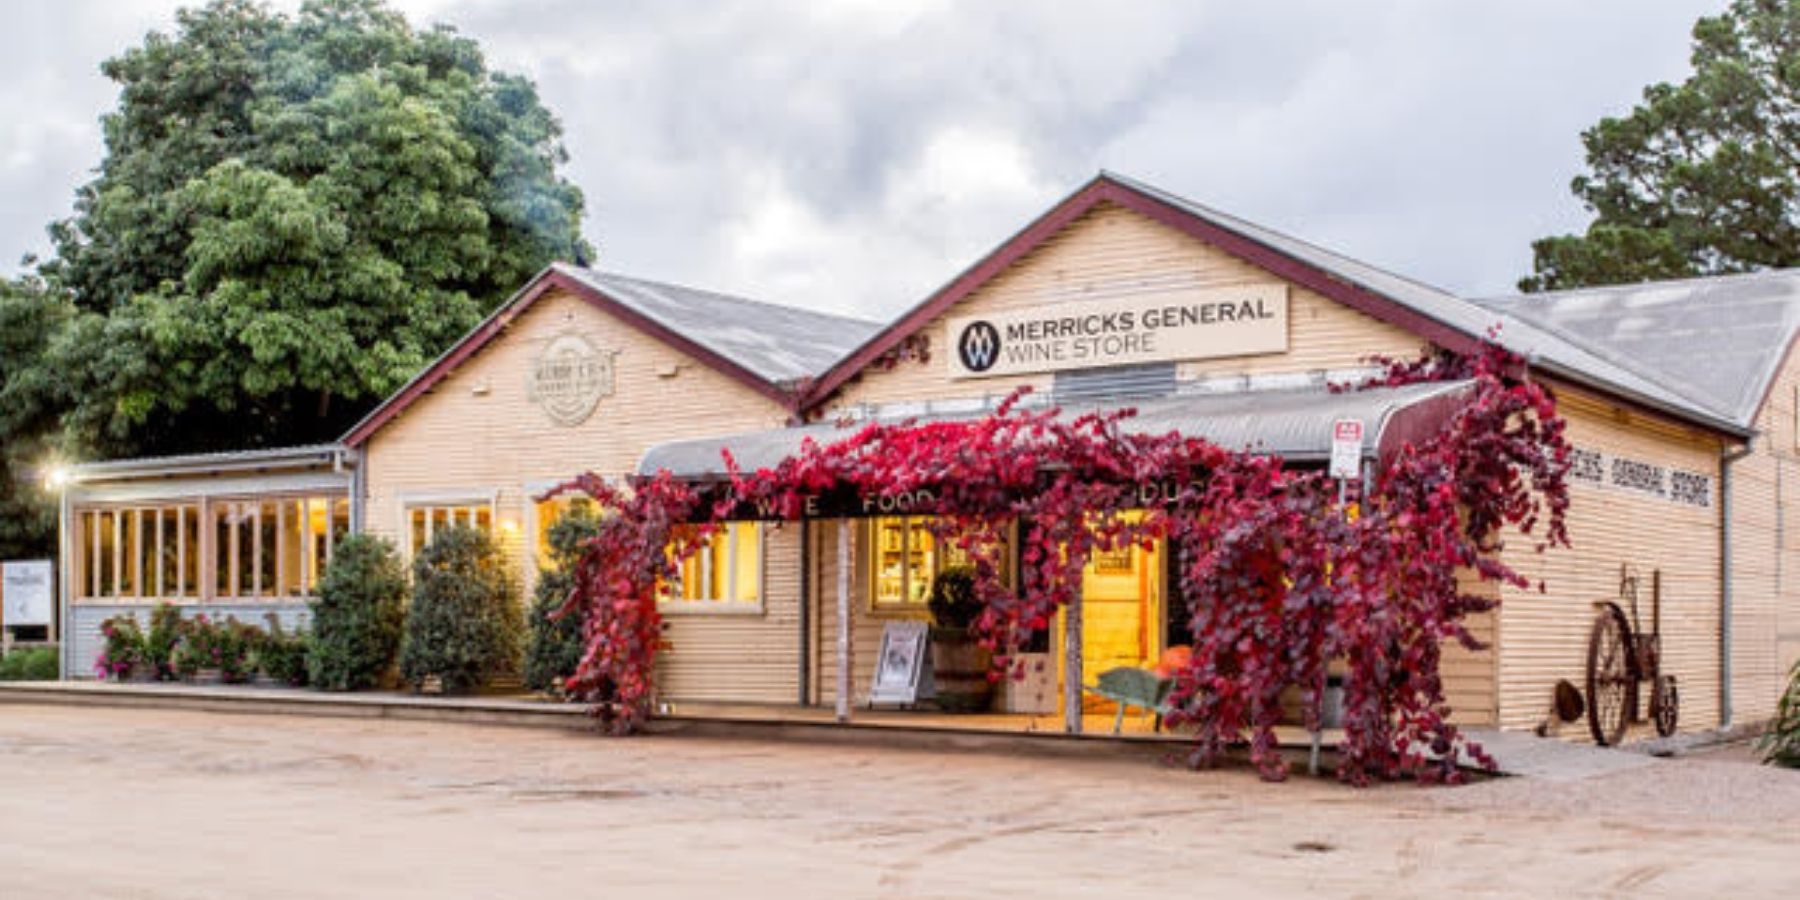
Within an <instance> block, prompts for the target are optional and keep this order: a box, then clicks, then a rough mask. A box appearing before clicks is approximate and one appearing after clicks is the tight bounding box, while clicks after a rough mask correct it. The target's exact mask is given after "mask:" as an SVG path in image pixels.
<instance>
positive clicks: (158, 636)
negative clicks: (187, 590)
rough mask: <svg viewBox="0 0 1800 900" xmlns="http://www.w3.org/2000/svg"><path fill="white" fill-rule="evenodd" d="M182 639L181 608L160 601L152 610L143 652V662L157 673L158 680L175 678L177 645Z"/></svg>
mask: <svg viewBox="0 0 1800 900" xmlns="http://www.w3.org/2000/svg"><path fill="white" fill-rule="evenodd" d="M180 640H181V610H179V609H177V608H175V605H174V604H172V603H158V604H157V605H156V608H155V609H154V610H151V612H150V631H149V632H148V633H146V634H145V635H144V653H143V663H144V665H145V666H146V667H148V668H149V669H150V671H152V672H154V673H155V674H156V680H158V681H173V680H175V645H176V644H177V643H178V642H180Z"/></svg>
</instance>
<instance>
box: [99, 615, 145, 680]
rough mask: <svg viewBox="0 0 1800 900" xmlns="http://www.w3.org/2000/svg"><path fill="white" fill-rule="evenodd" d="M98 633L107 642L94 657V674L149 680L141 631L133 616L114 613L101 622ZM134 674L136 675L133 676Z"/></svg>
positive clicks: (106, 676) (120, 678)
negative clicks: (98, 654)
mask: <svg viewBox="0 0 1800 900" xmlns="http://www.w3.org/2000/svg"><path fill="white" fill-rule="evenodd" d="M100 636H101V637H102V638H103V639H104V640H105V641H106V644H105V646H104V647H103V648H101V650H100V656H99V657H98V658H97V659H95V660H94V677H96V678H111V679H113V680H115V681H124V680H126V679H132V680H142V681H149V680H150V678H148V677H145V676H146V674H147V673H148V672H149V670H148V669H147V668H146V667H145V666H144V664H143V662H144V630H143V628H141V627H140V626H139V625H138V621H137V618H136V617H135V616H132V615H129V614H126V615H119V616H113V617H112V618H110V619H107V620H106V621H104V622H101V623H100ZM134 676H136V677H135V678H134Z"/></svg>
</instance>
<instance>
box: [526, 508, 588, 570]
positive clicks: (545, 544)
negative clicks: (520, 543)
mask: <svg viewBox="0 0 1800 900" xmlns="http://www.w3.org/2000/svg"><path fill="white" fill-rule="evenodd" d="M576 510H581V511H582V512H583V513H584V514H586V515H588V516H596V515H598V514H599V513H598V510H599V505H598V504H596V503H595V502H594V500H593V498H591V497H587V496H583V495H581V494H560V495H558V496H555V497H552V498H550V499H549V500H544V501H542V502H540V503H537V504H535V506H534V512H535V515H536V520H535V522H534V523H533V528H534V529H535V530H536V533H535V534H533V535H532V539H531V545H532V547H533V548H535V552H536V553H537V567H538V571H540V572H547V571H549V570H551V569H553V568H555V567H556V563H555V560H554V559H553V556H554V554H553V553H552V552H551V547H550V530H551V529H552V528H555V527H556V525H557V523H558V522H561V521H562V520H563V519H565V518H567V517H568V516H569V514H570V513H573V512H575V511H576Z"/></svg>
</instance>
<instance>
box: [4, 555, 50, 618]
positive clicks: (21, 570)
mask: <svg viewBox="0 0 1800 900" xmlns="http://www.w3.org/2000/svg"><path fill="white" fill-rule="evenodd" d="M53 578H54V574H53V567H52V566H51V565H50V561H49V560H47V559H34V560H30V561H27V562H8V563H0V598H4V602H5V604H6V608H5V609H4V610H0V621H3V622H5V623H6V624H7V625H8V626H17V625H46V626H47V625H49V624H50V613H51V610H52V609H53V608H54V606H55V604H54V603H53V602H52V600H51V594H52V593H53V592H52V591H51V587H52V581H53Z"/></svg>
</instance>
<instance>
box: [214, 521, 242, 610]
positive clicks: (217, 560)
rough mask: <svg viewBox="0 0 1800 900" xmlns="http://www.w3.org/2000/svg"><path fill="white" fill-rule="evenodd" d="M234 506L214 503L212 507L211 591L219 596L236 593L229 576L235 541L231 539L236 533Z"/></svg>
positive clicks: (229, 595) (228, 595) (231, 570)
mask: <svg viewBox="0 0 1800 900" xmlns="http://www.w3.org/2000/svg"><path fill="white" fill-rule="evenodd" d="M235 506H236V504H233V503H216V504H214V505H213V508H212V516H213V522H212V539H213V573H214V578H213V591H214V592H216V594H217V595H218V596H220V597H232V596H236V593H237V592H236V591H234V590H233V589H232V585H231V580H232V579H231V576H232V575H233V574H234V570H233V569H232V567H231V563H232V556H231V548H232V545H233V544H234V543H236V541H234V540H232V536H233V535H234V534H235V533H236V527H235V518H234V516H233V513H232V510H233V509H234V508H235Z"/></svg>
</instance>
